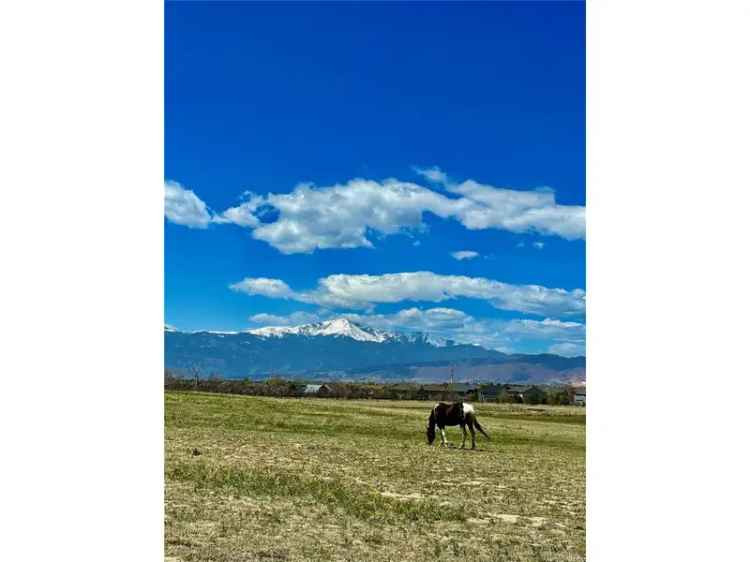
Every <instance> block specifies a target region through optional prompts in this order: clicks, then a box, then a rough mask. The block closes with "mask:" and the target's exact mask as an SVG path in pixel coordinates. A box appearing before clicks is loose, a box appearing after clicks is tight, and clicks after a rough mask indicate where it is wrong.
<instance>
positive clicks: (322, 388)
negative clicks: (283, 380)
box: [304, 384, 331, 396]
mask: <svg viewBox="0 0 750 562" xmlns="http://www.w3.org/2000/svg"><path fill="white" fill-rule="evenodd" d="M330 392H331V389H330V387H329V386H328V385H326V384H308V385H305V390H304V394H305V396H326V395H327V394H329V393H330Z"/></svg>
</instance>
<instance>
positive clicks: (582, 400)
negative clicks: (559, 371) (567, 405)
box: [571, 386, 586, 406]
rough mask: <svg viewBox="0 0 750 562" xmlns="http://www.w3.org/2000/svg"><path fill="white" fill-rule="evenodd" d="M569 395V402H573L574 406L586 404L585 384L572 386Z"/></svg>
mask: <svg viewBox="0 0 750 562" xmlns="http://www.w3.org/2000/svg"><path fill="white" fill-rule="evenodd" d="M571 395H572V400H571V403H573V404H575V405H576V406H585V405H586V387H585V386H576V387H573V389H572V390H571Z"/></svg>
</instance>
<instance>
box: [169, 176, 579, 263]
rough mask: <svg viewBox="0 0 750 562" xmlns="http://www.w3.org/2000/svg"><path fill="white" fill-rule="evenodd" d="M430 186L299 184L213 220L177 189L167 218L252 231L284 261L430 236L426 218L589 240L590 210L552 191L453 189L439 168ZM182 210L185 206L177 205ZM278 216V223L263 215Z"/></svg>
mask: <svg viewBox="0 0 750 562" xmlns="http://www.w3.org/2000/svg"><path fill="white" fill-rule="evenodd" d="M417 171H418V173H420V174H421V175H422V176H424V177H426V178H428V179H430V180H431V181H434V182H438V183H442V184H443V185H444V186H445V189H446V191H444V192H437V191H434V190H432V189H429V188H427V187H423V186H421V185H418V184H416V183H411V182H403V181H400V180H397V179H387V180H384V181H380V182H379V181H373V180H367V179H352V180H349V181H348V182H346V183H344V184H336V185H332V186H323V187H316V186H314V185H312V184H300V185H298V186H297V187H296V188H295V189H294V190H293V191H291V192H290V193H269V194H267V195H264V196H258V195H253V194H250V196H251V198H250V200H249V201H246V202H245V203H243V204H241V205H239V206H237V207H232V208H230V209H227V210H226V211H224V212H223V213H221V214H219V215H218V216H216V217H213V219H212V217H211V215H210V214H209V212H208V210H207V209H206V206H205V204H204V203H203V202H202V201H201V200H200V199H198V197H197V196H195V194H194V193H193V192H192V191H187V190H184V189H183V188H181V187H180V186H179V184H175V183H174V182H167V185H168V186H169V185H172V186H175V187H174V189H173V192H174V198H175V204H174V205H173V207H174V210H171V211H169V213H168V218H170V220H172V221H173V222H177V223H178V224H184V225H186V226H193V227H197V228H205V227H206V226H207V224H208V223H209V222H211V221H212V220H213V221H214V222H219V223H234V224H237V225H239V226H243V227H247V228H250V229H253V237H254V238H256V239H258V240H263V241H265V242H267V243H268V244H270V245H271V246H273V247H275V248H276V249H278V250H279V251H281V252H283V253H285V254H295V253H310V252H313V251H315V250H318V249H327V248H371V247H372V246H373V244H372V241H371V239H370V237H369V236H368V235H369V234H370V233H371V232H377V233H380V234H382V235H392V234H396V233H399V232H404V231H408V230H419V229H423V228H424V223H423V222H422V221H423V215H424V213H427V212H429V213H432V214H434V215H436V216H438V217H440V218H443V219H453V220H457V221H458V222H460V223H461V224H462V225H463V226H465V227H466V228H468V229H470V230H480V229H489V228H492V229H501V230H508V231H510V232H516V233H524V232H536V233H537V234H542V235H550V236H553V235H554V236H560V237H562V238H566V239H569V240H574V239H582V238H584V237H585V208H584V207H582V206H575V205H559V204H557V202H556V201H555V194H554V192H553V191H552V190H551V189H538V190H533V191H521V190H513V189H507V188H498V187H494V186H491V185H484V184H480V183H477V182H475V181H474V180H467V181H464V182H463V183H460V184H453V183H448V180H447V176H446V175H445V174H444V173H443V172H442V171H441V170H440V169H439V168H429V169H421V168H420V169H417ZM178 203H179V204H178ZM269 210H272V211H274V212H275V213H276V216H274V217H273V219H274V220H270V221H267V222H265V221H264V222H261V221H260V220H259V218H258V217H259V215H262V214H263V213H264V212H268V211H269Z"/></svg>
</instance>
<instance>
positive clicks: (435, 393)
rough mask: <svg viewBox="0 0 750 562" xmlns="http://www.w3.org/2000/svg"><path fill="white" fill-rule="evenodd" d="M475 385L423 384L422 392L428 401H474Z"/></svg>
mask: <svg viewBox="0 0 750 562" xmlns="http://www.w3.org/2000/svg"><path fill="white" fill-rule="evenodd" d="M477 389H478V387H477V385H475V384H471V383H467V382H457V383H453V384H450V383H447V382H446V383H442V384H425V385H423V386H422V388H421V389H420V390H422V391H423V392H424V393H425V394H426V396H427V399H428V400H474V399H476V393H477Z"/></svg>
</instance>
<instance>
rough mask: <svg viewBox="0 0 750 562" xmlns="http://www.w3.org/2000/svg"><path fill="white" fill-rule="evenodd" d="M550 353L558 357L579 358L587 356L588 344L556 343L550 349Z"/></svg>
mask: <svg viewBox="0 0 750 562" xmlns="http://www.w3.org/2000/svg"><path fill="white" fill-rule="evenodd" d="M548 352H549V353H554V354H556V355H564V356H565V357H577V356H579V355H586V344H585V343H583V342H578V343H572V342H563V343H556V344H553V345H551V346H550V347H549V349H548Z"/></svg>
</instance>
